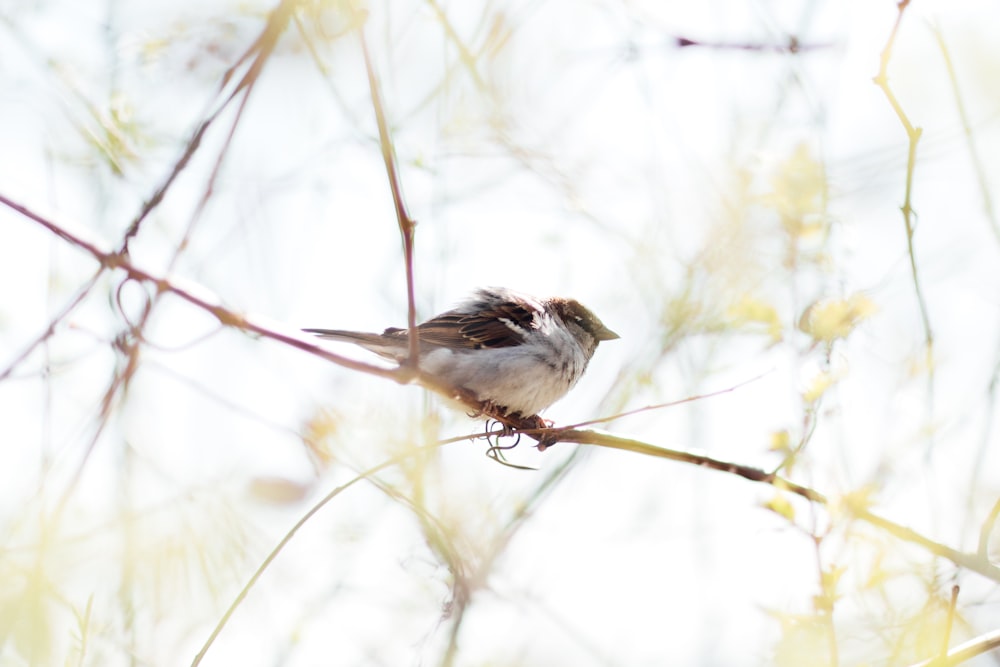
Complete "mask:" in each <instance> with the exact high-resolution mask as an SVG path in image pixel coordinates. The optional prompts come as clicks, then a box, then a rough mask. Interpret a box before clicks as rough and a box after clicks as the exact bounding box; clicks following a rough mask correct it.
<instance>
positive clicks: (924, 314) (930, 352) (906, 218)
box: [874, 0, 934, 419]
mask: <svg viewBox="0 0 1000 667" xmlns="http://www.w3.org/2000/svg"><path fill="white" fill-rule="evenodd" d="M909 4H910V0H900V2H899V3H898V4H897V7H898V9H899V12H898V13H897V15H896V21H895V23H894V24H893V26H892V31H891V32H890V33H889V38H888V40H887V41H886V44H885V47H884V48H883V49H882V54H881V57H880V59H879V71H878V74H876V75H875V78H874V82H875V85H877V86H878V87H879V88H881V89H882V92H883V93H884V94H885V97H886V99H887V100H888V101H889V106H891V107H892V110H893V111H894V112H895V113H896V116H897V117H898V118H899V122H900V123H901V124H902V125H903V129H904V130H905V131H906V138H907V141H908V142H909V145H908V149H907V154H906V187H905V194H904V197H903V204H902V206H901V207H900V210H901V211H902V213H903V224H904V225H905V227H906V251H907V254H908V256H909V259H910V275H911V276H912V280H913V290H914V292H915V293H916V297H917V305H918V307H919V309H920V319H921V322H922V324H923V329H924V346H925V350H924V352H925V362H926V364H927V373H928V387H929V390H928V393H929V396H930V397H931V401H932V404H931V408H933V388H934V333H933V331H932V330H931V320H930V315H929V314H928V310H927V301H926V300H925V299H924V294H923V290H922V289H921V287H920V275H919V272H918V271H917V257H916V253H915V252H914V249H913V232H914V225H913V217H914V211H913V205H912V195H913V173H914V170H915V169H916V163H917V143H918V142H919V141H920V136H921V134H922V133H923V130H922V129H921V128H919V127H914V126H913V123H911V122H910V119H909V117H908V116H907V115H906V112H905V111H904V110H903V106H902V105H901V104H900V103H899V100H898V99H897V98H896V95H895V94H894V93H893V92H892V88H890V87H889V61H890V60H891V59H892V49H893V46H894V45H895V43H896V35H897V34H898V33H899V26H900V24H901V23H902V21H903V14H904V13H905V12H906V8H907V6H908V5H909ZM932 414H933V410H931V411H930V412H929V416H928V418H929V419H930V415H932Z"/></svg>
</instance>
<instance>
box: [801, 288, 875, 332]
mask: <svg viewBox="0 0 1000 667" xmlns="http://www.w3.org/2000/svg"><path fill="white" fill-rule="evenodd" d="M875 311H876V307H875V304H874V302H872V300H871V299H869V298H868V297H867V296H865V295H864V294H862V293H860V292H857V293H855V294H852V295H851V296H849V297H847V298H845V299H821V300H819V301H816V302H815V303H813V304H812V305H811V306H809V307H808V308H806V310H805V312H803V313H802V317H801V318H799V329H801V330H802V331H804V332H805V333H807V334H809V335H810V336H812V338H813V340H816V341H821V342H824V343H830V342H833V341H834V340H837V339H838V338H847V336H848V335H850V333H851V332H852V331H853V330H854V328H855V327H856V326H857V325H858V324H859V323H860V322H861V321H862V320H864V319H865V318H867V317H869V316H870V315H872V313H874V312H875Z"/></svg>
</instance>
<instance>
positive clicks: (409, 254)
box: [358, 21, 420, 369]
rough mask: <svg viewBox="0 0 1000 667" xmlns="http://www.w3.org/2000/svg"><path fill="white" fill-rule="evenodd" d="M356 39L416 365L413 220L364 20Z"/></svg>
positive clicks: (414, 364) (412, 360) (409, 364)
mask: <svg viewBox="0 0 1000 667" xmlns="http://www.w3.org/2000/svg"><path fill="white" fill-rule="evenodd" d="M358 39H359V40H360V41H361V52H362V54H363V55H364V58H365V70H366V71H367V73H368V88H369V89H370V91H371V97H372V107H374V109H375V120H376V122H377V123H378V139H379V146H380V147H381V148H382V160H383V162H385V172H386V174H387V175H388V177H389V188H390V189H391V190H392V201H393V204H394V205H395V207H396V220H397V221H398V223H399V234H400V236H401V237H402V239H403V261H404V262H405V264H406V306H407V308H406V310H407V312H406V326H407V328H408V329H409V331H410V338H409V343H410V350H409V355H408V358H407V360H406V361H405V362H404V364H403V366H404V367H411V368H413V369H416V368H417V363H418V357H419V354H420V346H419V344H418V338H417V307H416V300H415V296H414V294H415V290H414V287H413V232H414V229H415V228H416V223H415V222H414V221H413V220H412V219H411V218H410V214H409V213H408V212H407V210H406V202H405V201H403V188H402V185H401V184H400V180H399V169H398V168H397V166H396V150H395V148H394V146H393V143H392V136H391V135H390V134H389V123H388V122H387V121H386V116H385V102H384V101H383V98H382V91H381V89H380V87H379V81H378V73H377V72H376V71H375V64H374V63H373V62H372V58H371V54H370V53H369V52H368V42H367V40H366V39H365V22H364V21H359V22H358Z"/></svg>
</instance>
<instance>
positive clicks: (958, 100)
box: [931, 26, 1000, 242]
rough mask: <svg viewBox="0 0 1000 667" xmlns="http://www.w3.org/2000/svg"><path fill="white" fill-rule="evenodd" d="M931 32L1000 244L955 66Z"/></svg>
mask: <svg viewBox="0 0 1000 667" xmlns="http://www.w3.org/2000/svg"><path fill="white" fill-rule="evenodd" d="M931 32H933V33H934V37H935V39H937V43H938V47H939V48H940V49H941V56H942V57H943V58H944V66H945V68H946V69H947V70H948V80H949V81H950V82H951V92H952V94H953V95H954V96H955V107H956V108H957V110H958V117H959V120H961V122H962V133H963V134H964V135H965V142H966V144H967V145H968V148H969V157H971V158H972V168H973V170H974V171H975V172H976V180H977V181H979V191H980V192H981V193H982V196H983V211H984V212H985V213H986V220H987V221H988V222H989V223H990V229H991V230H992V231H993V236H995V237H996V240H997V242H1000V223H998V222H997V214H996V210H995V209H994V208H993V196H992V195H991V194H990V186H989V182H988V181H987V178H986V169H985V168H983V161H982V159H981V158H980V157H979V151H977V150H976V142H975V141H973V140H972V124H971V123H969V114H968V113H967V112H966V110H965V102H964V101H963V100H962V91H961V90H959V88H958V75H957V74H956V73H955V66H954V65H953V64H952V62H951V53H950V52H949V51H948V46H947V45H946V44H945V43H944V34H942V32H941V29H940V28H938V27H937V26H931Z"/></svg>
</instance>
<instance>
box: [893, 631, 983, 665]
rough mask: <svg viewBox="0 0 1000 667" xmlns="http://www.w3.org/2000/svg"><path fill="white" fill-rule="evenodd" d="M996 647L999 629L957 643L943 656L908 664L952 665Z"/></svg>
mask: <svg viewBox="0 0 1000 667" xmlns="http://www.w3.org/2000/svg"><path fill="white" fill-rule="evenodd" d="M996 649H1000V630H994V631H992V632H987V633H986V634H984V635H979V636H978V637H975V638H973V639H970V640H969V641H967V642H965V643H963V644H959V645H958V646H956V647H955V648H953V649H951V650H950V651H948V654H947V655H945V656H943V657H937V658H930V659H928V660H924V661H922V662H918V663H916V664H914V665H910V667H953V666H954V665H960V664H962V663H963V662H967V661H969V660H972V659H973V658H975V657H976V656H980V655H984V654H986V653H989V652H990V651H994V650H996Z"/></svg>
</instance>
